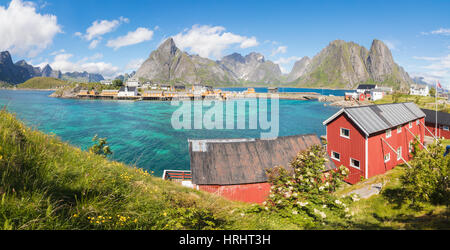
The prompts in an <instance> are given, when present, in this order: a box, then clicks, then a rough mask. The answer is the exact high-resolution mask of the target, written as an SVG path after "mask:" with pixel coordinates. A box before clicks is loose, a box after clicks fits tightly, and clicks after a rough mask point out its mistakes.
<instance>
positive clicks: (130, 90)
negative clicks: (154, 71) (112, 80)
mask: <svg viewBox="0 0 450 250" xmlns="http://www.w3.org/2000/svg"><path fill="white" fill-rule="evenodd" d="M125 87H127V86H122V87H120V90H119V92H124V91H125ZM127 88H128V92H134V91H135V90H136V87H127Z"/></svg>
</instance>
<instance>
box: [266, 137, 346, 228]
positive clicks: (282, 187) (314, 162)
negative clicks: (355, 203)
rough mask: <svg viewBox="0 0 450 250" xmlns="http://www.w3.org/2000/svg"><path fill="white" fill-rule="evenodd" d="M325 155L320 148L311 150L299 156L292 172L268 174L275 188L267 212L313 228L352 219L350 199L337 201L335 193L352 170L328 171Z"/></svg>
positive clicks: (278, 170) (294, 160)
mask: <svg viewBox="0 0 450 250" xmlns="http://www.w3.org/2000/svg"><path fill="white" fill-rule="evenodd" d="M327 161H328V160H327V158H326V152H325V151H324V149H323V147H321V146H312V147H311V148H309V149H308V150H306V151H303V152H300V153H299V154H298V155H297V156H296V157H295V159H293V160H292V161H291V163H290V167H289V168H287V169H286V168H283V167H281V166H279V167H275V168H273V169H269V170H267V176H268V179H269V182H270V183H271V184H272V186H271V190H270V194H269V197H268V199H267V200H266V201H265V202H264V203H263V206H264V208H265V210H276V211H279V212H281V213H282V214H285V215H288V216H291V217H292V216H295V217H297V219H300V220H301V221H302V222H308V223H309V224H311V225H314V224H315V223H317V222H323V221H325V220H327V218H329V217H330V216H331V217H340V218H346V217H349V214H348V212H349V209H348V204H349V203H350V202H351V199H350V198H348V197H347V198H337V197H335V196H334V195H333V193H332V192H334V191H336V189H337V188H338V187H339V186H341V184H342V183H343V179H344V178H345V177H347V176H348V174H349V169H348V168H346V167H344V166H340V167H338V168H336V169H333V170H327V169H326V166H325V163H326V162H327Z"/></svg>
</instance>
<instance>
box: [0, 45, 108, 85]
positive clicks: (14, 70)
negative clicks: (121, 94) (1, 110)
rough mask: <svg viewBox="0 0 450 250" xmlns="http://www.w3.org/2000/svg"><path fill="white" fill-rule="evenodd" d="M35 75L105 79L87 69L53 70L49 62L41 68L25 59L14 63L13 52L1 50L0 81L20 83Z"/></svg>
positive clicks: (67, 78) (81, 80) (82, 80)
mask: <svg viewBox="0 0 450 250" xmlns="http://www.w3.org/2000/svg"><path fill="white" fill-rule="evenodd" d="M34 77H53V78H57V79H61V80H68V81H78V82H99V81H101V80H104V78H103V76H102V75H101V74H93V73H88V72H86V71H85V72H66V73H61V71H59V70H53V69H52V67H51V66H50V65H49V64H47V65H46V66H44V68H42V69H41V68H40V67H34V66H32V65H30V64H28V63H27V62H26V61H25V60H20V61H18V62H16V63H13V61H12V58H11V54H10V53H9V52H8V51H3V52H0V81H3V82H6V83H11V84H19V83H23V82H25V81H27V80H29V79H31V78H34Z"/></svg>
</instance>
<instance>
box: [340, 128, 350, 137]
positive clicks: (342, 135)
mask: <svg viewBox="0 0 450 250" xmlns="http://www.w3.org/2000/svg"><path fill="white" fill-rule="evenodd" d="M343 129H345V130H347V131H348V136H346V135H344V134H343V133H342V130H343ZM340 135H341V137H344V138H347V139H350V129H348V128H341V129H340Z"/></svg>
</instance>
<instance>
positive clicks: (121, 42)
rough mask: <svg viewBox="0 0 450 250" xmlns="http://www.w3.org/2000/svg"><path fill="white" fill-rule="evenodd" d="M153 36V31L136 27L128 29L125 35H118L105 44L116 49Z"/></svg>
mask: <svg viewBox="0 0 450 250" xmlns="http://www.w3.org/2000/svg"><path fill="white" fill-rule="evenodd" d="M152 38H153V31H152V30H149V29H146V28H142V27H140V28H137V29H136V30H135V31H130V32H128V34H126V35H125V36H121V37H118V38H116V39H112V40H109V41H108V43H107V44H106V46H108V47H111V48H114V50H117V49H119V48H121V47H125V46H130V45H134V44H138V43H142V42H145V41H149V40H151V39H152Z"/></svg>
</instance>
